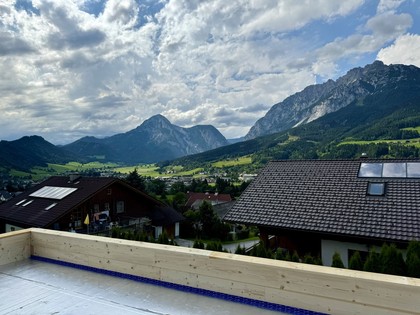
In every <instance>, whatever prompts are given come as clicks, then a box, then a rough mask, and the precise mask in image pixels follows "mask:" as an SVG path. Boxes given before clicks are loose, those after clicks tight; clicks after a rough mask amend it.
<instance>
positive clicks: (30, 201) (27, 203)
mask: <svg viewBox="0 0 420 315" xmlns="http://www.w3.org/2000/svg"><path fill="white" fill-rule="evenodd" d="M32 201H33V200H29V201H27V202H25V203H24V204H23V205H22V207H26V206H27V205H29V204H30V203H32Z"/></svg>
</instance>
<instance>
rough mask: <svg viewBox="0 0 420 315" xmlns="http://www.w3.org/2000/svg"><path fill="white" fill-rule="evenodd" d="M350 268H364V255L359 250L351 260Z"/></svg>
mask: <svg viewBox="0 0 420 315" xmlns="http://www.w3.org/2000/svg"><path fill="white" fill-rule="evenodd" d="M349 269H352V270H363V262H362V257H361V256H360V253H359V251H355V252H354V253H353V255H352V256H351V257H350V260H349Z"/></svg>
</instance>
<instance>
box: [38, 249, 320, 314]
mask: <svg viewBox="0 0 420 315" xmlns="http://www.w3.org/2000/svg"><path fill="white" fill-rule="evenodd" d="M31 259H33V260H37V261H42V262H46V263H52V264H56V265H61V266H65V267H71V268H77V269H81V270H86V271H90V272H96V273H100V274H105V275H108V276H113V277H118V278H122V279H129V280H133V281H138V282H142V283H147V284H153V285H158V286H161V287H164V288H168V289H175V290H178V291H183V292H188V293H194V294H200V295H204V296H208V297H212V298H217V299H222V300H225V301H229V302H235V303H241V304H246V305H250V306H255V307H259V308H263V309H267V310H271V311H277V312H283V313H287V314H294V315H325V314H324V313H319V312H314V311H308V310H303V309H300V308H296V307H291V306H286V305H281V304H276V303H270V302H264V301H259V300H254V299H250V298H245V297H240V296H235V295H230V294H226V293H220V292H215V291H210V290H206V289H200V288H193V287H189V286H186V285H182V284H175V283H170V282H165V281H161V280H154V279H150V278H145V277H141V276H135V275H130V274H127V273H122V272H116V271H110V270H106V269H100V268H95V267H89V266H83V265H79V264H74V263H70V262H65V261H61V260H56V259H51V258H45V257H41V256H35V255H32V256H31Z"/></svg>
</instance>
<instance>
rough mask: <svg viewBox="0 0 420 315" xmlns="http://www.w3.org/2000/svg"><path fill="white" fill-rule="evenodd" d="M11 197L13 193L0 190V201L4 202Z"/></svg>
mask: <svg viewBox="0 0 420 315" xmlns="http://www.w3.org/2000/svg"><path fill="white" fill-rule="evenodd" d="M12 197H13V195H12V194H11V193H9V192H8V191H7V190H0V203H3V202H6V201H7V200H9V199H11V198H12Z"/></svg>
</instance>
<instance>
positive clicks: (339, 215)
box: [224, 159, 420, 241]
mask: <svg viewBox="0 0 420 315" xmlns="http://www.w3.org/2000/svg"><path fill="white" fill-rule="evenodd" d="M362 162H368V163H370V162H372V163H374V162H376V163H378V162H384V163H385V162H393V163H397V162H407V161H405V160H404V161H402V160H366V159H361V160H311V161H308V160H306V161H304V160H301V161H293V160H289V161H273V162H270V163H269V164H268V165H267V166H266V167H265V169H264V170H262V172H261V173H260V174H259V176H258V177H257V178H256V179H255V180H254V181H253V182H252V183H251V184H250V186H249V187H248V188H247V189H246V190H245V192H244V193H243V194H242V196H241V197H240V199H239V201H238V202H237V203H236V204H235V205H234V206H233V208H232V209H231V210H230V211H229V212H228V213H227V215H226V216H225V217H224V219H225V220H226V221H229V222H238V223H244V224H249V225H258V226H265V227H272V228H278V229H287V230H298V231H313V232H317V233H325V234H337V235H346V236H351V237H361V238H374V239H380V240H393V241H409V240H412V239H417V240H419V239H420V178H361V177H358V172H359V168H360V164H361V163H362ZM416 162H420V161H416ZM369 182H385V183H386V193H385V196H368V195H367V188H368V184H369Z"/></svg>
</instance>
